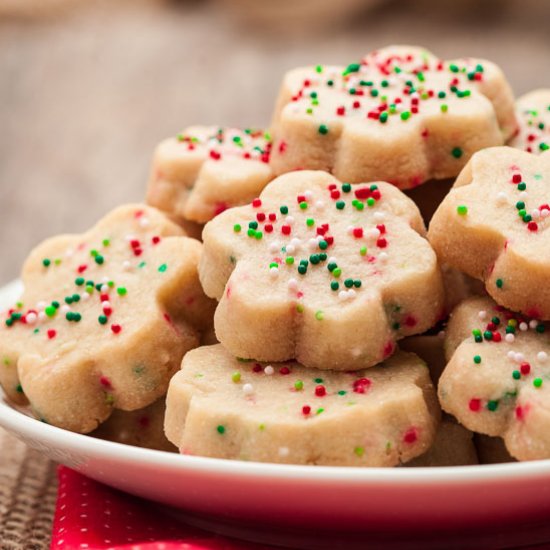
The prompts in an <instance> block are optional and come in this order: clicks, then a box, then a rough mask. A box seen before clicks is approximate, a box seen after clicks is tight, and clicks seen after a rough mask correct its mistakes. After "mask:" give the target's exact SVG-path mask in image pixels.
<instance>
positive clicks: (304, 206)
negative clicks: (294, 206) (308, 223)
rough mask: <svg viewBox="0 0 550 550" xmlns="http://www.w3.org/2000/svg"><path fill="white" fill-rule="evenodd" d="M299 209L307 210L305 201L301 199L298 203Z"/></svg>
mask: <svg viewBox="0 0 550 550" xmlns="http://www.w3.org/2000/svg"><path fill="white" fill-rule="evenodd" d="M300 210H307V202H306V201H302V202H301V203H300Z"/></svg>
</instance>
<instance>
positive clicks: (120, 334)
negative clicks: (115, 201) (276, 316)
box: [0, 205, 213, 432]
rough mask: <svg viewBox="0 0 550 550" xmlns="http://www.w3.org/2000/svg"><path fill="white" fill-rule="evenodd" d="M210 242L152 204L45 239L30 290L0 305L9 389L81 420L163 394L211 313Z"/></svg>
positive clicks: (28, 271) (1, 371)
mask: <svg viewBox="0 0 550 550" xmlns="http://www.w3.org/2000/svg"><path fill="white" fill-rule="evenodd" d="M201 248H202V246H201V244H200V243H199V242H198V241H195V240H193V239H189V238H186V237H183V236H182V230H181V229H180V228H179V227H178V226H177V225H175V224H174V223H172V222H170V221H169V220H168V219H167V218H166V216H165V215H164V214H162V213H161V212H159V211H158V210H156V209H154V208H151V207H147V206H143V205H127V206H122V207H120V208H117V209H116V210H114V211H112V212H111V213H109V214H108V215H107V216H105V217H104V218H103V219H102V220H101V221H100V222H99V223H98V224H97V225H96V226H95V227H93V228H92V229H91V230H90V231H88V232H87V233H84V234H82V235H63V236H59V237H54V238H52V239H49V240H47V241H45V242H43V243H42V244H40V245H39V246H38V247H37V248H35V249H34V250H33V252H32V253H31V254H30V256H29V258H28V259H27V261H26V263H25V266H24V268H23V282H24V285H25V292H24V294H23V297H22V298H21V301H20V302H19V303H17V304H16V305H15V306H14V307H13V308H12V309H10V310H9V311H7V312H6V313H5V315H3V316H2V317H3V321H2V325H1V327H0V358H1V361H2V362H1V365H0V382H1V383H2V386H3V387H4V389H5V391H6V393H7V394H8V395H9V396H10V397H11V398H13V399H18V398H19V400H20V401H23V400H24V398H25V397H26V398H27V399H28V400H29V402H30V404H31V406H32V408H33V410H34V412H35V413H36V415H37V417H39V418H40V419H42V420H43V421H45V422H48V423H50V424H53V425H56V426H59V427H63V428H67V429H70V430H73V431H78V432H90V431H92V430H93V429H94V428H96V427H97V425H98V424H99V423H101V422H102V421H104V420H105V419H106V418H108V417H109V415H110V414H111V412H112V411H113V409H122V410H135V409H139V408H142V407H145V406H147V405H149V404H150V403H152V402H153V401H155V400H156V399H158V398H159V397H160V396H162V395H163V394H164V393H165V392H166V389H167V387H168V382H169V380H170V377H171V376H172V374H173V373H174V372H175V371H176V370H177V369H178V367H179V364H180V362H181V358H182V356H183V354H184V353H185V352H186V351H188V350H189V349H191V348H193V347H196V346H197V345H198V344H199V336H200V334H199V330H202V329H207V328H208V326H209V325H210V324H211V322H212V321H211V320H212V313H213V307H212V303H211V301H210V300H209V299H208V298H206V296H205V295H204V293H203V291H202V289H201V286H200V283H199V279H198V272H197V266H198V262H199V256H200V253H201Z"/></svg>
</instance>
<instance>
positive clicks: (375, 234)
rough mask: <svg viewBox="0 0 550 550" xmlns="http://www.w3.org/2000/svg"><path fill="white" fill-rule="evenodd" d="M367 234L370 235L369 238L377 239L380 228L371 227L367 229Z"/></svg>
mask: <svg viewBox="0 0 550 550" xmlns="http://www.w3.org/2000/svg"><path fill="white" fill-rule="evenodd" d="M367 236H368V237H370V238H371V239H378V237H380V229H378V228H377V227H373V228H372V229H369V230H368V231H367Z"/></svg>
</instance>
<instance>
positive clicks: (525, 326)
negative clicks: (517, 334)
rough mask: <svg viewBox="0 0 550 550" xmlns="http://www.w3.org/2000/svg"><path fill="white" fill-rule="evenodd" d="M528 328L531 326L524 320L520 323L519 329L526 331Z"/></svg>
mask: <svg viewBox="0 0 550 550" xmlns="http://www.w3.org/2000/svg"><path fill="white" fill-rule="evenodd" d="M528 328H529V327H528V326H527V323H525V322H524V321H522V322H521V323H520V324H519V330H521V331H522V332H525V331H526V330H527V329H528Z"/></svg>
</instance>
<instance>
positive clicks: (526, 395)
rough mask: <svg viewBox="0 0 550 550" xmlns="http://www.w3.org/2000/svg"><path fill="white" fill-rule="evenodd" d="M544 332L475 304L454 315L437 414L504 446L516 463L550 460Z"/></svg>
mask: <svg viewBox="0 0 550 550" xmlns="http://www.w3.org/2000/svg"><path fill="white" fill-rule="evenodd" d="M549 327H550V325H549V324H544V323H542V322H540V321H538V320H535V319H529V318H527V317H523V316H521V315H518V314H516V313H512V312H509V311H508V310H506V309H504V308H502V307H501V306H498V305H497V304H495V302H493V301H492V300H491V299H490V298H488V297H476V298H469V299H467V300H465V301H464V302H463V303H462V304H461V305H459V306H458V307H457V308H456V310H455V311H454V312H453V315H452V317H451V321H450V322H449V325H448V327H447V331H446V340H445V348H446V355H447V357H448V358H449V361H448V364H447V366H446V368H445V370H444V371H443V374H442V375H441V378H440V380H439V399H440V402H441V406H442V407H443V410H445V411H447V412H448V413H450V414H452V415H454V416H455V417H456V418H457V419H458V420H459V422H460V423H461V424H463V425H464V426H465V427H466V428H468V429H470V430H472V431H475V432H479V433H482V434H486V435H491V436H500V437H502V438H504V441H505V443H506V447H507V449H508V451H509V452H510V454H511V455H512V456H514V457H515V458H517V459H518V460H533V459H541V458H550V414H549V412H548V403H549V402H550V359H549V357H548V355H549V353H550V338H549V335H548V328H549Z"/></svg>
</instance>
